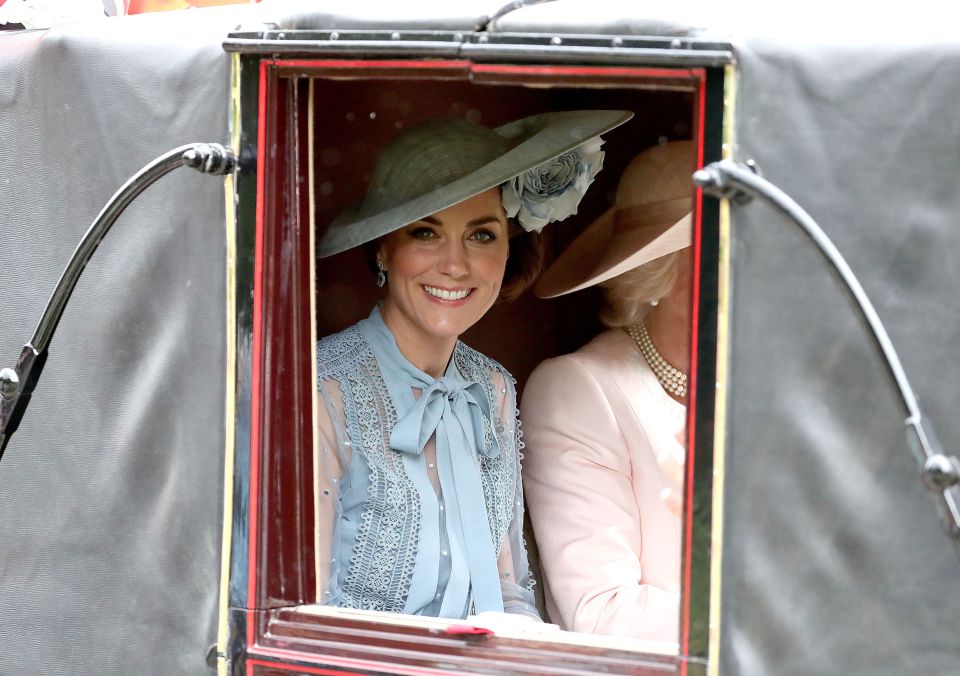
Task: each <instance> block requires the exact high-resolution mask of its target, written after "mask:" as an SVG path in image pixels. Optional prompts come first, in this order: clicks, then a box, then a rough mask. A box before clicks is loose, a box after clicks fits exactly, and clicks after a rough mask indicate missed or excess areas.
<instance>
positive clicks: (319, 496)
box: [314, 380, 351, 604]
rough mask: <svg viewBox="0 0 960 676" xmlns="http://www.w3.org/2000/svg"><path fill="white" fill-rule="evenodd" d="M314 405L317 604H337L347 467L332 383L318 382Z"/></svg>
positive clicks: (345, 444)
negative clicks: (340, 526) (342, 488)
mask: <svg viewBox="0 0 960 676" xmlns="http://www.w3.org/2000/svg"><path fill="white" fill-rule="evenodd" d="M318 390H319V393H320V397H319V399H318V402H317V409H318V410H317V438H318V444H317V456H318V457H317V460H316V462H315V463H314V472H315V476H314V485H315V496H314V498H315V504H316V515H315V524H316V525H315V537H316V543H315V546H316V566H317V602H318V603H325V604H336V603H338V601H339V598H340V588H339V583H338V578H339V573H340V560H341V557H340V552H339V551H338V550H339V543H340V537H339V533H338V532H337V529H338V524H339V523H340V516H341V502H340V481H341V479H342V477H343V473H344V469H345V468H346V467H348V466H349V464H350V448H351V446H350V441H349V437H348V433H347V429H346V424H345V418H344V410H343V393H342V392H341V390H340V385H339V384H338V383H337V382H336V381H335V380H321V381H320V382H319V384H318Z"/></svg>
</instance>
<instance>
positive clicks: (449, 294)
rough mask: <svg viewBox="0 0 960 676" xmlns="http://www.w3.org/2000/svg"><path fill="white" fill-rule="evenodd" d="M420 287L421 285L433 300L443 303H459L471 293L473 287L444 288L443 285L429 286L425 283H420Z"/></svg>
mask: <svg viewBox="0 0 960 676" xmlns="http://www.w3.org/2000/svg"><path fill="white" fill-rule="evenodd" d="M421 287H423V290H424V291H426V292H427V295H429V296H430V297H431V298H432V299H433V300H436V301H437V302H440V303H445V304H451V303H457V304H460V303H461V302H462V301H465V300H466V299H467V298H468V297H469V296H470V295H471V294H472V293H473V289H445V288H443V287H439V286H429V285H427V284H421Z"/></svg>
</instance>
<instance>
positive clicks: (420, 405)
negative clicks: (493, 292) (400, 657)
mask: <svg viewBox="0 0 960 676" xmlns="http://www.w3.org/2000/svg"><path fill="white" fill-rule="evenodd" d="M317 353H318V362H319V378H318V387H319V391H320V395H321V397H320V402H321V403H320V407H319V408H320V410H319V411H318V423H319V424H318V429H319V433H320V434H319V441H320V444H319V446H320V448H319V459H318V462H317V467H316V481H317V491H316V498H317V500H316V502H317V514H316V521H317V542H316V547H317V559H318V587H319V594H320V596H321V598H320V599H319V601H320V602H321V603H324V604H329V605H336V606H341V607H348V608H364V609H369V610H382V611H391V612H402V613H408V614H413V615H428V616H438V617H449V618H463V617H466V616H467V615H469V614H475V613H480V612H484V611H505V612H508V613H521V614H526V615H530V616H532V617H537V618H539V616H538V614H537V611H536V608H535V607H534V605H533V593H532V591H531V590H532V587H533V581H532V579H531V577H530V572H529V568H528V566H527V556H526V550H525V548H524V544H523V537H522V526H523V495H522V492H521V487H520V448H521V447H522V444H521V442H520V429H519V421H518V418H517V407H516V390H515V387H514V381H513V379H512V377H511V376H510V374H509V373H508V372H507V371H506V370H505V369H504V368H503V367H502V366H500V365H499V364H498V363H496V362H495V361H493V360H491V359H488V358H487V357H485V356H483V355H482V354H480V353H479V352H477V351H476V350H473V349H471V348H469V347H467V346H466V345H464V344H463V343H460V342H459V341H458V342H457V345H456V347H455V349H454V352H453V358H452V359H451V360H450V364H449V366H448V367H447V371H446V373H445V374H444V375H443V377H442V378H440V379H439V380H435V379H433V378H432V377H430V376H429V375H427V374H426V373H424V372H422V371H420V370H419V369H417V368H416V367H414V366H413V365H412V364H410V362H408V361H407V360H406V359H405V358H404V357H403V355H402V354H401V353H400V350H399V349H398V348H397V344H396V341H395V340H394V338H393V335H392V334H391V333H390V330H389V329H388V328H387V326H386V325H385V324H384V322H383V319H382V318H381V316H380V311H379V308H374V310H373V312H372V313H371V314H370V316H369V317H368V318H367V319H365V320H363V321H361V322H359V323H358V324H356V325H354V326H352V327H350V328H348V329H346V330H345V331H342V332H340V333H337V334H335V335H332V336H328V337H326V338H324V339H323V340H321V341H320V342H319V343H318V346H317Z"/></svg>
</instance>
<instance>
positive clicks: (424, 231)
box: [410, 226, 437, 239]
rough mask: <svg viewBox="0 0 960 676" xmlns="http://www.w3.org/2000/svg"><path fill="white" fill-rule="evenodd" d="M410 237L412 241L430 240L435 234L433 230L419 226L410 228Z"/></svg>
mask: <svg viewBox="0 0 960 676" xmlns="http://www.w3.org/2000/svg"><path fill="white" fill-rule="evenodd" d="M410 236H411V237H413V238H414V239H432V238H434V237H436V236H437V233H435V232H434V231H433V228H428V227H424V226H420V227H417V228H411V230H410Z"/></svg>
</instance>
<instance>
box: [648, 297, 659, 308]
mask: <svg viewBox="0 0 960 676" xmlns="http://www.w3.org/2000/svg"><path fill="white" fill-rule="evenodd" d="M658 305H660V299H659V298H653V299H651V300H650V307H657V306H658Z"/></svg>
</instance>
